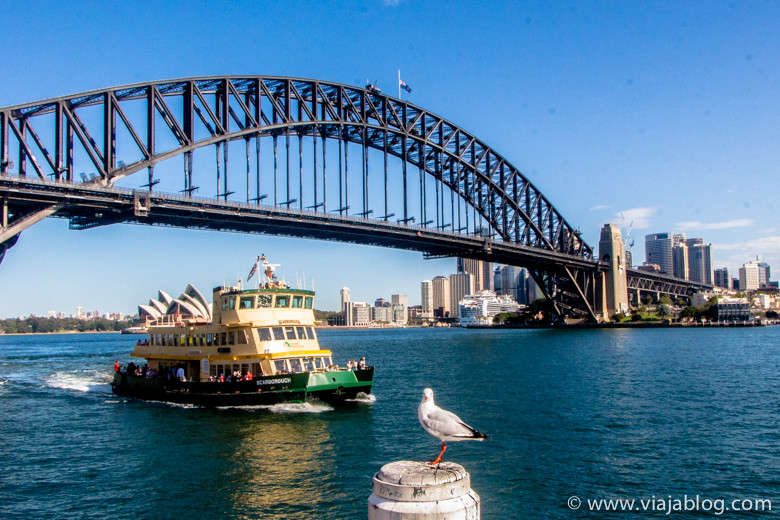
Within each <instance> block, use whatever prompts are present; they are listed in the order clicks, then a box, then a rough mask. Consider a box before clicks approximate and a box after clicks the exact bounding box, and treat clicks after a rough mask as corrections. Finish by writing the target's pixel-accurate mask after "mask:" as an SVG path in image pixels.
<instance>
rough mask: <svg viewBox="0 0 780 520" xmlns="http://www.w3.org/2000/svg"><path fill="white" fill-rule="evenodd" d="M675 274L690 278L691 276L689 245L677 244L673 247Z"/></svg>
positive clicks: (684, 278) (678, 276) (685, 278)
mask: <svg viewBox="0 0 780 520" xmlns="http://www.w3.org/2000/svg"><path fill="white" fill-rule="evenodd" d="M672 262H673V274H674V276H676V277H677V278H682V279H683V280H688V279H689V278H690V265H689V259H688V246H686V245H685V244H677V245H675V246H674V247H672Z"/></svg>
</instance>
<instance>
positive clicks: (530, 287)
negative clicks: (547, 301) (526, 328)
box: [525, 276, 545, 304]
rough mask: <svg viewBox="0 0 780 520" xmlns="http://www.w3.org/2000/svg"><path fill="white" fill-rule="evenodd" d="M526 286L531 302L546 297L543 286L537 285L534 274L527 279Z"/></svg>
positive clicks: (528, 299)
mask: <svg viewBox="0 0 780 520" xmlns="http://www.w3.org/2000/svg"><path fill="white" fill-rule="evenodd" d="M525 287H526V289H525V290H526V301H527V302H528V303H529V304H531V303H533V302H535V301H536V300H539V299H542V298H544V297H545V296H544V291H542V289H541V287H539V285H537V283H536V280H534V278H533V276H529V277H528V278H526V279H525Z"/></svg>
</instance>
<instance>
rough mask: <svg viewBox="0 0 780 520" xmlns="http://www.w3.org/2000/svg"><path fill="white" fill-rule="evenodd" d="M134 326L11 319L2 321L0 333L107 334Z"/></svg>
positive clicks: (126, 322)
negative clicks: (107, 332)
mask: <svg viewBox="0 0 780 520" xmlns="http://www.w3.org/2000/svg"><path fill="white" fill-rule="evenodd" d="M130 326H132V321H131V320H123V321H117V320H107V319H105V318H96V319H93V320H79V319H76V318H48V317H47V318H43V317H37V316H30V317H28V318H11V319H7V320H0V331H3V332H4V333H6V334H29V333H41V332H105V331H120V330H123V329H126V328H128V327H130Z"/></svg>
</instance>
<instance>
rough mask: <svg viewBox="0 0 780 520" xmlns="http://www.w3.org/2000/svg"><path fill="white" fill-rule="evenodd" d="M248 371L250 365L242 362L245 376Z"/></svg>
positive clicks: (242, 371) (242, 373) (242, 372)
mask: <svg viewBox="0 0 780 520" xmlns="http://www.w3.org/2000/svg"><path fill="white" fill-rule="evenodd" d="M247 372H249V365H248V364H246V365H245V364H241V375H242V376H245V375H246V374H247Z"/></svg>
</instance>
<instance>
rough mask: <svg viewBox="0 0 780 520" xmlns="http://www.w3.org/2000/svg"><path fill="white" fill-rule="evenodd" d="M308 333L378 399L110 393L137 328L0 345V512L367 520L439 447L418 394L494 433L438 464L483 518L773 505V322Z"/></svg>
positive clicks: (778, 426)
mask: <svg viewBox="0 0 780 520" xmlns="http://www.w3.org/2000/svg"><path fill="white" fill-rule="evenodd" d="M319 336H320V343H321V344H322V346H323V347H324V348H330V349H331V350H332V351H333V352H334V361H337V362H340V363H342V364H343V363H344V362H346V360H347V359H357V358H359V357H360V356H364V355H365V356H366V359H367V361H368V362H369V364H373V365H374V366H376V367H377V370H376V374H375V386H374V394H375V399H374V400H372V401H370V402H358V403H355V404H354V406H352V407H350V408H349V409H337V410H334V409H331V408H330V407H328V406H325V405H313V406H312V405H280V406H275V407H270V408H254V409H203V408H196V407H181V406H172V405H167V404H159V403H148V402H142V401H132V400H126V399H120V398H117V397H115V396H113V395H112V394H111V391H110V386H109V381H110V378H111V375H112V374H111V372H112V370H113V369H112V365H113V363H114V361H116V360H120V362H122V363H125V362H127V361H129V360H130V358H129V356H128V353H129V352H130V350H131V348H132V345H133V342H134V341H135V340H136V339H137V338H138V336H120V335H118V334H80V335H78V334H63V335H47V336H0V408H1V411H0V518H3V519H16V518H19V519H22V518H25V519H26V518H48V519H53V518H114V519H123V518H127V519H137V518H144V519H167V518H173V517H184V518H186V517H197V518H217V517H221V518H241V519H244V518H245V519H266V518H267V519H271V518H273V519H276V518H288V519H310V518H322V519H349V518H365V517H366V511H367V505H366V500H367V498H368V496H369V495H370V493H371V479H372V476H373V474H374V473H375V472H376V471H377V470H378V469H379V468H380V467H381V466H382V465H383V464H385V463H387V462H392V461H396V460H404V459H407V460H429V459H431V458H433V457H434V456H435V455H436V454H437V453H438V448H439V442H438V440H437V439H435V438H433V437H431V436H429V435H428V434H426V433H425V432H424V431H423V430H422V428H421V427H420V425H419V423H418V422H417V413H416V410H417V404H418V402H419V400H420V395H421V392H422V389H423V388H425V387H431V388H433V389H434V391H435V392H436V401H437V404H439V405H440V406H442V407H443V408H446V409H449V410H451V411H453V412H455V413H457V414H458V415H460V416H461V417H462V418H463V419H464V420H465V421H466V422H468V423H470V424H471V425H472V426H474V427H475V428H477V429H479V430H480V431H484V432H486V433H488V434H490V435H491V437H492V438H491V439H490V440H488V441H485V442H482V443H476V442H470V443H465V442H464V443H451V444H449V445H448V447H449V449H448V451H447V452H446V454H445V460H451V461H454V462H458V463H460V464H462V465H463V466H464V467H465V468H466V469H467V470H468V471H469V472H470V473H471V477H472V488H473V489H474V490H475V491H476V492H477V493H478V494H479V495H480V496H481V498H482V518H483V519H493V518H495V519H498V518H601V517H603V516H604V514H605V513H603V512H601V513H597V512H589V510H588V507H587V505H586V501H588V500H596V499H610V498H621V499H622V498H625V499H636V500H637V501H639V500H641V499H645V500H653V499H655V501H656V502H655V505H656V506H658V505H659V503H658V500H659V499H666V498H667V497H669V498H670V499H680V500H682V499H683V497H684V496H687V497H694V496H699V497H700V499H701V500H703V499H710V500H724V501H725V502H724V503H725V504H726V507H728V505H729V504H730V503H731V501H732V500H733V499H767V500H771V501H772V509H773V512H774V513H775V514H777V513H776V511H777V510H778V509H780V496H779V495H780V341H778V338H780V328H778V327H756V328H745V329H710V330H705V329H695V330H694V329H691V330H685V329H683V330H681V329H673V330H672V329H647V330H632V329H619V330H598V329H594V330H463V329H446V330H441V329H439V330H433V329H396V330H353V331H343V330H342V331H339V330H332V331H331V330H326V331H321V332H320V333H319ZM574 496H576V497H578V499H579V500H581V506H580V507H579V508H578V509H576V510H574V509H572V508H571V507H570V505H572V502H571V501H570V500H571V497H574ZM640 516H641V517H647V518H662V517H668V516H669V515H667V511H665V510H663V509H660V510H659V509H658V508H657V507H656V510H655V511H652V510H650V511H642V514H641V515H640ZM674 516H675V517H677V518H694V517H695V518H701V517H706V516H717V511H712V510H711V511H709V512H708V511H701V510H699V511H695V510H693V511H681V512H675V513H674ZM725 516H729V515H725Z"/></svg>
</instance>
